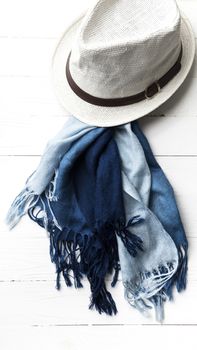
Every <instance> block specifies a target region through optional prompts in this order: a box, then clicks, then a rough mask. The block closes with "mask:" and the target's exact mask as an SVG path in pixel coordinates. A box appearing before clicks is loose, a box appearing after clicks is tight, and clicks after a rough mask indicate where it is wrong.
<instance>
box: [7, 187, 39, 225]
mask: <svg viewBox="0 0 197 350" xmlns="http://www.w3.org/2000/svg"><path fill="white" fill-rule="evenodd" d="M38 200H39V196H38V195H37V194H36V193H35V192H34V191H30V190H29V189H28V188H27V187H25V188H24V189H23V190H22V191H21V192H20V193H19V194H18V196H17V197H16V198H15V199H14V201H13V203H12V204H11V206H10V208H9V210H8V213H7V215H6V218H5V223H6V224H7V226H8V227H9V229H10V230H11V229H13V228H14V226H16V225H17V224H18V222H19V221H20V219H21V218H22V216H23V215H25V214H26V213H27V211H28V209H29V208H31V207H33V206H34V205H35V204H36V203H37V201H38Z"/></svg>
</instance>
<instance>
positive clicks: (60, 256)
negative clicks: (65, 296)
mask: <svg viewBox="0 0 197 350" xmlns="http://www.w3.org/2000/svg"><path fill="white" fill-rule="evenodd" d="M39 205H40V206H41V207H40V208H38V205H37V206H35V207H34V208H33V207H31V208H30V209H29V210H28V213H29V216H30V217H31V219H33V220H34V221H36V222H37V223H38V224H39V225H40V226H42V227H44V228H45V229H46V230H47V232H48V233H49V238H50V258H51V261H52V263H54V264H55V266H56V288H57V289H58V290H59V289H61V281H60V280H61V275H63V277H64V281H65V283H66V285H67V286H68V287H70V286H72V285H73V283H74V286H75V288H82V287H83V284H82V279H83V277H84V275H86V276H87V279H88V281H89V283H90V288H91V301H90V305H89V308H90V309H93V308H94V307H95V309H96V310H97V311H98V312H99V313H103V312H104V313H106V314H107V315H110V316H111V315H113V314H116V313H117V308H116V304H115V302H114V300H113V298H112V296H111V294H110V292H109V291H107V289H106V286H105V277H106V275H107V274H108V273H111V272H112V270H115V273H114V276H113V280H112V283H111V285H112V287H114V286H115V284H116V282H117V280H118V273H119V270H120V266H119V262H118V261H117V257H116V255H115V252H111V253H112V254H111V255H110V254H108V252H107V251H106V249H105V247H103V246H102V244H101V243H100V245H99V247H96V246H95V244H94V243H95V241H96V240H98V235H96V233H92V236H90V237H89V236H88V235H82V234H81V233H76V232H74V231H72V230H69V229H67V228H63V229H60V226H59V225H57V222H56V218H55V216H54V214H53V213H52V212H51V214H53V215H52V218H53V219H52V220H49V219H48V220H46V211H45V207H44V202H43V201H40V202H39ZM50 210H52V209H51V208H50ZM41 212H42V214H43V219H42V217H37V214H40V213H41Z"/></svg>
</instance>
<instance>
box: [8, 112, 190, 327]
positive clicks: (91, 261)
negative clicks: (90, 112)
mask: <svg viewBox="0 0 197 350" xmlns="http://www.w3.org/2000/svg"><path fill="white" fill-rule="evenodd" d="M127 127H128V125H126V126H125V128H127ZM118 128H120V127H115V128H95V127H89V126H87V125H85V124H83V123H81V122H79V121H77V120H76V119H75V118H73V117H70V119H69V120H68V122H67V123H66V124H65V126H64V127H63V129H62V130H61V131H60V132H59V133H58V134H57V135H56V136H55V137H54V139H52V140H50V141H49V142H48V144H47V146H46V148H45V150H44V153H43V156H42V158H41V161H40V164H39V165H38V167H37V169H36V170H35V171H34V172H33V173H32V174H31V175H30V176H29V178H28V179H27V181H26V185H25V187H24V189H23V190H22V191H21V193H20V194H19V195H18V196H17V197H16V199H15V200H14V202H13V203H12V205H11V207H10V209H9V211H8V214H7V218H6V222H7V224H8V225H9V227H10V228H13V227H14V226H15V225H16V224H17V222H18V221H19V220H20V218H21V217H22V216H23V215H25V214H26V213H28V214H29V217H30V218H31V219H32V220H34V221H35V222H36V223H38V224H39V225H40V226H42V227H43V228H44V229H45V230H47V232H48V233H49V238H50V257H51V261H52V262H53V263H55V265H56V273H57V279H56V287H57V289H60V286H61V284H60V278H61V275H62V276H63V278H64V280H65V283H66V284H67V286H71V285H72V281H73V283H74V285H75V287H76V288H80V287H82V278H83V277H84V276H86V277H87V279H88V281H89V283H90V288H91V301H90V305H89V307H90V308H91V309H92V308H93V307H95V308H96V309H97V310H98V312H99V313H102V312H105V313H107V314H109V315H112V314H115V313H116V312H117V308H116V304H115V301H114V300H113V298H112V295H111V293H110V292H109V291H108V290H107V288H106V284H105V278H106V275H107V274H111V273H112V272H113V274H114V275H113V279H112V283H111V285H112V286H115V284H116V282H117V279H118V272H119V270H120V269H121V270H122V277H123V285H124V288H125V292H126V295H127V300H128V301H129V302H130V304H131V305H132V306H134V307H137V308H138V309H139V310H140V311H142V312H143V311H144V309H145V307H144V305H146V307H150V306H149V305H147V301H148V302H151V303H152V304H153V305H154V306H155V309H156V316H157V319H158V320H159V321H162V320H163V315H162V312H161V307H160V306H161V300H164V299H165V298H164V296H168V297H169V298H172V288H173V285H174V284H176V286H177V289H178V291H181V290H182V289H184V288H185V287H186V272H187V246H188V243H187V239H186V236H185V232H184V229H183V225H182V222H181V218H180V215H179V212H178V208H177V205H176V200H175V197H174V193H173V190H172V187H171V185H170V183H169V181H168V180H167V178H166V176H165V175H164V173H163V171H162V169H161V167H160V166H159V164H158V163H157V162H156V160H155V158H154V156H153V153H152V151H151V148H150V146H149V144H148V141H147V139H146V138H145V136H144V135H143V133H142V131H141V130H140V128H139V125H138V123H137V122H132V123H131V124H130V130H131V132H130V134H128V136H127V137H128V141H129V138H131V139H133V147H134V145H135V147H136V148H135V150H134V148H133V149H131V150H130V152H131V153H132V152H133V153H132V154H133V155H134V151H135V152H136V153H135V157H136V164H137V163H139V167H138V168H137V167H136V169H137V171H136V172H135V174H134V173H132V172H131V174H130V179H129V169H128V171H127V169H126V166H125V165H124V164H123V163H124V154H123V146H122V144H123V142H122V141H121V138H118V137H119V136H118V133H116V131H117V130H118ZM137 140H138V141H137ZM125 154H126V152H125ZM125 157H126V156H125ZM125 164H126V159H125ZM123 167H124V171H123ZM134 168H135V167H133V169H134ZM142 170H143V171H142ZM145 172H146V174H145ZM128 179H129V180H128ZM136 179H137V182H136ZM145 179H146V181H145ZM127 182H128V185H127ZM144 183H145V184H146V190H145V191H144V192H143V190H142V185H140V184H144ZM129 186H131V187H130V189H129V190H128V188H129ZM143 186H144V185H143ZM140 196H141V197H140ZM154 227H157V231H158V232H159V235H160V237H162V239H160V241H162V242H163V245H169V247H163V246H161V244H160V243H159V241H158V242H157V239H156V235H155V232H154ZM148 242H153V243H152V248H150V249H149V248H148V247H149V246H150V244H149V245H148ZM150 247H151V246H150ZM154 247H156V248H154ZM175 247H176V251H175ZM151 249H155V258H154V259H152V261H151V263H150V253H151ZM163 249H168V250H169V251H170V252H171V254H167V253H166V254H165V252H164V254H163V256H164V257H165V259H166V261H165V259H164V258H163V260H158V258H157V256H158V251H162V252H163ZM152 256H153V257H154V254H152ZM145 258H146V261H147V265H146V263H144V259H145ZM135 264H136V266H137V264H138V266H140V267H142V266H143V267H144V266H145V267H146V271H145V270H144V271H143V270H142V269H139V271H138V270H135V268H134V265H135ZM170 264H171V267H170ZM125 265H126V266H125ZM154 266H155V268H153V267H154ZM147 269H148V270H147ZM134 270H135V273H134ZM149 270H151V271H149ZM154 271H156V272H154ZM145 274H147V276H146V279H145V277H143V278H142V275H143V276H145ZM139 275H140V276H141V277H140V278H139ZM150 276H153V277H154V278H151V279H150ZM155 276H156V277H155ZM158 276H159V277H160V281H162V282H160V283H158ZM138 280H139V281H138ZM144 281H145V282H146V283H145V282H144ZM150 281H151V282H150ZM145 296H146V297H145ZM145 299H146V300H145ZM131 300H132V301H131ZM158 304H159V307H160V308H159V311H158Z"/></svg>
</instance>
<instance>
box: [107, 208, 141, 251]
mask: <svg viewBox="0 0 197 350" xmlns="http://www.w3.org/2000/svg"><path fill="white" fill-rule="evenodd" d="M142 221H144V218H143V217H141V216H140V215H135V216H133V217H132V218H131V219H130V220H129V221H128V223H127V224H126V223H125V220H124V219H121V220H119V221H118V223H117V225H116V227H115V228H114V230H115V232H116V234H117V236H119V237H120V238H121V240H122V242H123V244H124V246H125V248H126V249H127V251H128V253H129V254H130V255H131V256H133V257H136V256H137V254H138V250H140V251H143V250H144V249H143V240H142V239H141V238H140V237H138V236H137V235H135V234H134V233H132V232H131V231H132V226H134V225H138V224H140V223H141V222H142ZM130 227H131V231H130V230H129V228H130Z"/></svg>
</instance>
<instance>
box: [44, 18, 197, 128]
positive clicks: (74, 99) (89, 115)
mask: <svg viewBox="0 0 197 350" xmlns="http://www.w3.org/2000/svg"><path fill="white" fill-rule="evenodd" d="M83 16H84V14H83V15H81V16H80V17H79V18H78V19H77V20H75V22H74V23H73V24H71V26H70V27H69V28H68V29H67V30H66V31H65V32H64V34H63V36H62V37H61V39H60V41H59V43H58V45H57V47H56V49H55V52H54V55H53V58H52V66H51V68H52V79H53V84H54V88H55V93H56V95H57V98H58V100H59V101H60V103H61V104H62V106H63V107H64V108H65V109H66V110H67V111H68V112H69V113H70V114H72V115H73V116H75V117H76V118H77V119H79V120H80V121H82V122H84V123H86V124H90V125H93V126H100V127H110V126H116V125H121V124H125V123H128V122H131V121H132V120H135V119H138V118H140V117H142V116H144V115H146V114H149V113H150V112H152V111H153V110H155V109H156V108H158V107H159V106H160V105H162V104H163V103H164V102H165V101H167V100H168V99H169V98H170V97H171V96H172V95H173V94H174V93H175V92H176V90H177V89H178V88H179V87H180V86H181V84H182V83H183V81H184V80H185V78H186V77H187V75H188V73H189V71H190V69H191V66H192V63H193V60H194V56H195V37H194V33H193V30H192V28H191V25H190V22H189V20H188V19H187V17H186V16H185V15H184V14H183V13H182V12H181V18H182V20H181V40H182V48H183V55H182V59H181V70H180V71H179V73H178V74H177V75H176V76H175V77H174V78H173V79H172V80H171V81H170V82H169V83H168V84H167V85H166V86H164V87H163V88H162V89H161V90H160V91H159V92H158V93H157V94H155V95H154V96H153V97H152V98H151V99H145V100H143V101H140V102H137V103H135V104H131V105H126V106H120V107H102V106H96V105H93V104H90V103H88V102H86V101H84V100H83V99H81V98H80V97H78V96H77V95H76V94H75V93H74V91H73V90H72V89H71V88H70V85H69V84H68V82H67V79H66V74H65V66H66V60H67V57H68V54H69V52H70V50H71V47H72V43H73V40H74V38H75V34H76V31H77V29H78V27H79V26H80V23H81V20H82V18H83Z"/></svg>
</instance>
